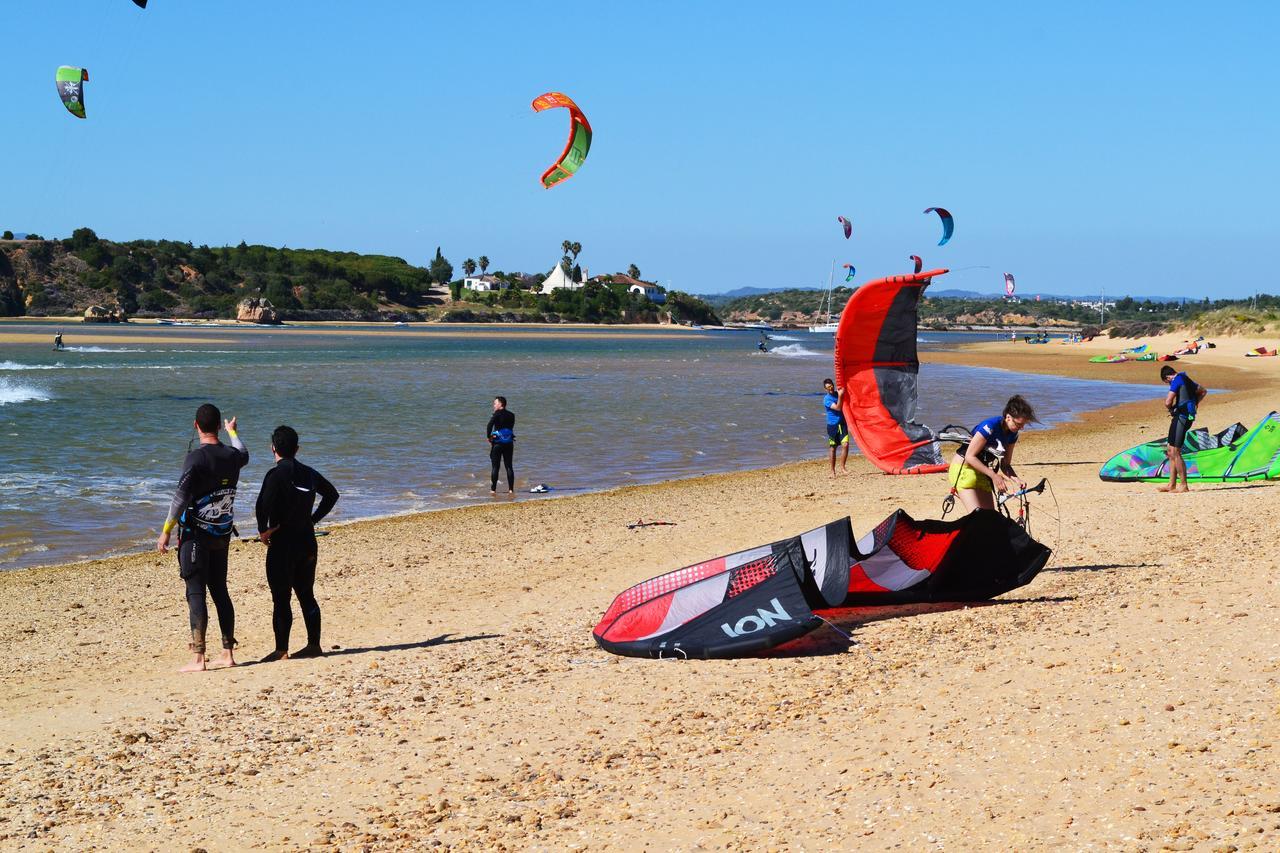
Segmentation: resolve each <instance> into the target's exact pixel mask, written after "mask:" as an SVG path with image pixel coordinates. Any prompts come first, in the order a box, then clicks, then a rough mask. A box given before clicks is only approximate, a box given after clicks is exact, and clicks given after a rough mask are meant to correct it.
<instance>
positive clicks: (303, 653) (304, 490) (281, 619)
mask: <svg viewBox="0 0 1280 853" xmlns="http://www.w3.org/2000/svg"><path fill="white" fill-rule="evenodd" d="M271 452H272V453H273V454H274V455H275V457H276V466H275V467H274V468H272V469H271V470H270V471H268V472H267V476H266V477H264V478H263V480H262V491H260V492H258V504H257V506H256V507H255V510H256V514H257V517H258V538H259V539H261V540H262V541H263V543H265V544H266V546H267V586H269V587H270V588H271V603H272V611H271V627H272V629H273V630H274V632H275V637H276V647H275V650H274V651H272V652H271V654H269V655H267V656H266V657H265V658H263V659H262V662H263V663H270V662H271V661H277V660H283V659H284V658H287V657H294V658H315V657H320V656H321V655H323V654H324V651H323V648H322V647H321V645H320V604H319V602H317V601H316V596H315V592H314V591H313V589H312V588H313V587H314V586H315V582H316V557H317V555H318V549H317V547H316V524H318V523H319V521H320V520H321V519H322V518H324V517H325V516H326V515H328V514H329V510H331V509H333V505H334V504H336V503H337V502H338V490H337V489H335V488H334V487H333V484H332V483H330V482H329V481H328V480H326V479H325V478H324V477H323V476H322V475H321V474H320V472H318V471H316V470H315V469H314V468H311V467H308V466H306V465H303V464H302V463H301V462H299V461H297V459H296V456H297V453H298V433H297V431H295V430H294V429H293V428H292V427H287V426H278V427H276V429H275V432H273V433H271ZM317 497H319V498H320V505H319V506H316V498H317ZM291 594H292V595H296V596H297V597H298V607H299V609H300V610H301V611H302V621H303V623H304V624H306V626H307V644H306V645H305V646H303V647H302V648H301V649H299V650H298V651H296V652H294V653H293V654H292V655H290V654H289V630H290V629H291V628H292V627H293V605H292V602H291Z"/></svg>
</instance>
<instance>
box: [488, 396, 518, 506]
mask: <svg viewBox="0 0 1280 853" xmlns="http://www.w3.org/2000/svg"><path fill="white" fill-rule="evenodd" d="M484 434H485V437H486V438H488V439H489V463H490V465H491V466H492V470H491V471H490V474H489V494H491V495H496V494H497V493H498V466H499V465H502V464H505V465H506V468H507V494H509V495H514V494H515V493H516V472H515V470H514V469H513V468H512V467H511V457H512V454H513V453H514V452H515V446H516V416H515V415H514V414H512V413H511V412H510V411H509V410H508V409H507V398H506V397H494V398H493V417H491V418H489V423H488V425H487V426H485V428H484Z"/></svg>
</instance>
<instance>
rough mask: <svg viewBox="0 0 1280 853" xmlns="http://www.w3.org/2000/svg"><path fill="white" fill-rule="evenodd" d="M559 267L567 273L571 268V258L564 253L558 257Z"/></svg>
mask: <svg viewBox="0 0 1280 853" xmlns="http://www.w3.org/2000/svg"><path fill="white" fill-rule="evenodd" d="M560 269H562V270H564V274H565V275H568V274H569V273H570V272H571V271H572V270H573V259H572V258H570V257H569V256H568V255H565V256H564V257H563V258H561V259H560Z"/></svg>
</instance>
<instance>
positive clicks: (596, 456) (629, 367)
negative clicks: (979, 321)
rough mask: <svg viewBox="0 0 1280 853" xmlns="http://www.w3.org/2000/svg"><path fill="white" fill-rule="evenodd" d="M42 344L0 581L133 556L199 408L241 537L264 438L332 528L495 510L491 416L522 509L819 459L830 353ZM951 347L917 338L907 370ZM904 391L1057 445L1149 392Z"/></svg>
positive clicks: (548, 339)
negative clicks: (1103, 412) (1006, 413)
mask: <svg viewBox="0 0 1280 853" xmlns="http://www.w3.org/2000/svg"><path fill="white" fill-rule="evenodd" d="M56 328H57V327H55V326H53V325H49V326H47V327H45V326H43V325H32V324H27V323H23V324H20V325H19V324H2V323H0V570H4V569H13V568H19V567H23V566H31V565H42V564H48V563H57V562H64V561H69V560H75V559H82V558H88V557H98V556H104V555H109V554H116V553H122V552H128V551H136V550H140V549H145V548H147V547H149V546H150V545H151V544H152V543H153V542H154V540H155V536H156V533H157V531H158V528H159V526H160V524H161V522H162V521H163V519H164V516H165V511H166V508H167V506H168V501H169V498H170V495H171V494H172V489H173V487H174V484H175V483H176V479H177V475H178V472H179V470H180V468H181V464H182V459H183V456H184V455H185V453H186V451H187V448H188V444H189V442H191V441H192V440H193V439H194V430H193V428H192V419H193V417H194V413H195V409H196V407H197V406H199V405H200V404H201V403H203V402H206V401H210V402H213V403H215V404H217V405H218V406H219V408H221V409H222V411H223V414H224V416H227V417H229V416H231V415H236V416H238V417H239V419H240V420H239V426H240V435H241V437H242V439H244V441H245V442H246V444H247V446H248V448H249V451H250V457H251V458H250V462H249V465H248V467H247V468H246V469H245V470H244V472H243V474H242V480H241V486H240V494H239V497H238V498H237V508H238V512H237V515H238V517H239V518H240V519H241V524H240V529H241V532H242V534H244V535H250V534H251V533H252V532H253V530H254V529H255V528H254V524H253V522H252V520H251V516H252V508H253V502H254V499H255V497H256V495H257V490H258V486H259V484H260V483H261V481H262V477H263V475H264V474H265V473H266V471H267V470H268V468H269V467H270V466H271V464H272V459H271V452H270V435H271V430H272V429H273V428H274V427H275V426H276V425H278V424H281V423H286V424H289V425H290V426H292V427H294V428H295V429H297V430H298V432H299V433H300V435H301V441H302V448H301V451H300V453H299V458H300V459H301V460H303V461H305V462H307V463H309V464H311V465H313V466H315V467H316V468H318V469H319V470H320V471H321V472H323V473H324V474H325V475H326V476H327V477H329V479H330V480H332V481H333V483H334V484H335V485H336V486H337V487H338V489H339V490H340V491H341V493H342V499H341V500H340V501H339V503H338V506H337V509H336V510H335V512H334V514H333V515H332V516H331V518H333V519H336V520H344V519H345V520H350V519H355V518H366V517H373V516H380V515H391V514H400V513H407V512H414V511H420V510H428V509H434V508H441V507H449V506H458V505H462V504H467V503H476V502H483V501H487V500H490V498H489V494H488V492H489V482H488V474H489V470H488V469H489V461H488V443H487V441H486V440H485V435H484V426H485V423H486V422H487V420H488V418H489V415H490V413H491V404H492V399H493V397H494V396H495V395H498V394H502V395H505V396H506V397H507V398H508V400H509V403H510V408H511V410H512V411H513V412H515V414H516V435H517V440H516V453H515V467H516V478H517V480H516V489H517V492H518V493H519V495H518V497H519V498H520V499H521V500H533V499H545V498H543V497H535V496H533V495H529V494H528V489H529V487H530V486H532V485H534V484H538V483H547V484H549V485H550V486H551V487H552V490H551V491H550V492H549V493H548V496H549V497H554V496H555V495H558V494H572V493H575V492H580V491H586V490H595V489H604V488H609V487H613V486H618V485H625V484H631V483H645V482H654V481H658V480H664V479H669V478H673V477H684V476H691V475H696V474H702V473H707V472H719V471H731V470H741V469H748V468H756V467H761V466H766V465H774V464H779V463H783V462H789V461H794V460H800V459H806V458H815V457H820V456H823V455H825V453H826V435H825V426H824V418H823V413H822V401H821V397H822V390H821V382H822V380H823V379H824V378H826V377H827V376H830V375H831V373H832V357H831V353H832V345H833V339H832V336H831V335H814V334H809V333H806V332H791V333H785V334H779V335H778V337H777V338H775V340H773V341H772V342H770V346H771V347H772V351H771V352H770V353H768V354H763V353H759V352H757V351H756V342H757V341H758V340H759V337H758V335H757V334H756V333H750V332H689V331H684V330H670V331H660V330H634V329H616V330H613V329H608V330H594V329H565V330H561V329H555V330H547V329H526V328H516V329H494V328H491V327H469V328H452V327H451V328H441V327H438V326H434V327H429V328H428V327H412V326H410V327H392V326H387V327H373V328H368V327H365V328H360V329H357V328H354V327H351V328H345V327H325V328H324V329H323V330H322V331H320V330H316V329H312V328H280V329H260V328H235V327H216V328H214V327H156V326H128V327H124V328H119V327H116V328H111V327H84V328H83V329H81V328H80V327H70V328H68V327H63V331H64V333H65V341H66V343H67V345H68V347H67V349H65V350H63V351H61V352H54V351H52V349H51V347H50V345H49V344H45V343H40V344H14V343H8V342H6V340H5V338H6V335H8V334H11V333H14V332H18V333H23V332H25V333H33V332H34V333H39V334H42V335H44V334H47V336H48V339H49V341H52V338H53V333H54V331H55V330H56ZM78 333H79V334H93V335H94V336H106V337H107V338H108V342H106V343H102V342H97V343H95V344H93V345H80V344H77V343H76V336H77V334H78ZM966 337H968V336H965V335H963V334H946V333H937V332H929V333H928V335H927V337H926V338H923V340H925V341H927V342H925V343H922V344H921V348H922V349H928V348H930V347H939V346H941V347H946V346H952V345H954V343H955V342H956V341H957V340H963V339H965V338H966ZM110 338H119V339H120V343H119V344H118V345H115V344H112V343H110V342H109V341H110ZM783 338H785V339H786V340H783ZM140 341H141V342H140ZM920 384H921V400H920V412H919V416H920V419H921V420H923V421H924V422H926V423H931V424H935V425H942V424H945V423H961V424H965V425H972V424H974V423H976V422H977V421H979V420H981V419H982V418H984V417H988V416H990V415H991V414H993V413H995V412H997V411H998V409H999V407H1000V405H1002V404H1003V402H1004V400H1005V399H1006V398H1007V397H1008V396H1009V395H1010V394H1012V393H1015V392H1017V393H1022V394H1024V395H1025V396H1026V397H1027V398H1028V399H1030V400H1031V401H1032V402H1033V403H1034V404H1035V405H1036V408H1037V410H1038V411H1039V412H1040V413H1041V416H1042V418H1044V420H1045V421H1046V422H1049V423H1052V422H1054V421H1057V420H1061V419H1063V418H1064V417H1067V416H1068V415H1069V413H1070V412H1072V411H1078V410H1083V409H1096V408H1100V407H1103V406H1106V405H1110V404H1113V403H1117V402H1123V401H1129V400H1136V399H1146V398H1149V397H1154V396H1157V395H1158V392H1159V391H1160V389H1158V388H1155V387H1154V386H1153V387H1152V388H1143V387H1139V386H1133V385H1124V384H1119V383H1112V382H1092V381H1083V380H1073V379H1058V378H1054V377H1047V376H1030V375H1025V374H1017V373H1011V372H1007V371H1000V370H990V369H982V368H967V367H958V366H952V365H929V366H928V367H927V368H926V369H925V370H924V371H923V372H922V376H921V383H920ZM1028 439H1029V443H1030V444H1031V446H1034V442H1035V436H1034V432H1032V433H1031V434H1029V436H1028ZM1029 452H1032V453H1033V452H1034V451H1029ZM502 488H503V485H500V490H501V489H502Z"/></svg>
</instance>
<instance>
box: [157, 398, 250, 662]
mask: <svg viewBox="0 0 1280 853" xmlns="http://www.w3.org/2000/svg"><path fill="white" fill-rule="evenodd" d="M221 424H222V413H221V412H220V411H218V407H217V406H215V405H213V404H212V403H205V404H204V405H203V406H201V407H200V408H198V409H196V423H195V426H196V430H197V431H198V433H199V435H200V446H199V447H197V448H196V449H195V450H192V451H191V452H189V453H188V454H187V458H186V461H184V462H183V464H182V475H181V476H180V477H179V478H178V489H177V491H176V492H174V495H173V502H172V503H171V504H170V505H169V515H168V517H167V518H166V519H165V522H164V529H163V530H162V531H161V533H160V538H159V539H157V540H156V550H157V551H159V552H160V553H161V554H164V553H166V552H167V551H168V550H169V534H170V533H171V532H172V531H173V529H174V527H177V528H178V571H179V574H180V575H181V577H182V579H183V580H184V581H185V582H186V584H187V610H188V612H189V615H190V620H191V652H192V655H193V657H192V659H191V663H189V664H187V665H186V666H184V667H182V668H181V669H180V670H178V671H179V672H200V671H202V670H204V669H206V668H207V662H206V659H205V645H204V638H205V631H206V629H207V628H208V626H209V611H208V608H207V605H206V604H205V590H206V589H208V591H209V596H210V597H211V598H212V599H213V605H214V607H216V608H217V610H218V628H219V629H220V630H221V631H222V648H223V654H222V657H221V658H219V659H218V660H217V661H215V662H214V663H213V666H214V667H223V666H235V665H236V659H235V653H234V651H233V649H234V648H235V645H236V637H235V629H236V611H235V608H234V607H232V605H231V595H230V593H228V592H227V546H228V545H229V544H230V542H231V533H232V531H233V530H234V527H233V522H234V520H235V516H234V507H235V500H236V484H237V483H238V482H239V480H240V469H241V468H243V467H244V466H245V465H246V464H247V463H248V462H249V451H247V450H245V448H244V444H243V443H241V441H240V436H239V435H237V433H236V419H235V418H232V419H231V420H229V421H227V423H226V428H227V435H228V436H230V437H231V447H227V446H226V445H225V444H223V443H222V442H220V441H218V428H219V426H221Z"/></svg>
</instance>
